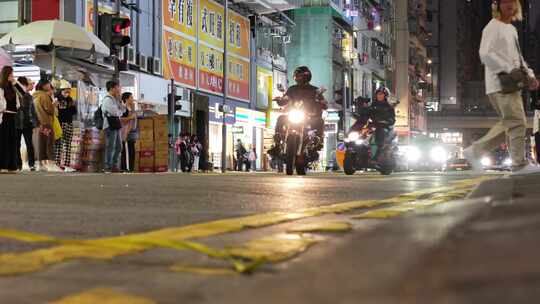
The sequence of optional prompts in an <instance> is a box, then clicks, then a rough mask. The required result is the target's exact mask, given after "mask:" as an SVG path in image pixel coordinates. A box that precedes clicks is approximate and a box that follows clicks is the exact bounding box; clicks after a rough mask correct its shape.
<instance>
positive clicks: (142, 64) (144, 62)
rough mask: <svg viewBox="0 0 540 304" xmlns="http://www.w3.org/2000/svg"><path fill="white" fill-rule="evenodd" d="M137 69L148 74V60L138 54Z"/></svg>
mask: <svg viewBox="0 0 540 304" xmlns="http://www.w3.org/2000/svg"><path fill="white" fill-rule="evenodd" d="M139 69H140V70H141V71H144V72H148V59H147V57H146V56H144V55H142V54H139Z"/></svg>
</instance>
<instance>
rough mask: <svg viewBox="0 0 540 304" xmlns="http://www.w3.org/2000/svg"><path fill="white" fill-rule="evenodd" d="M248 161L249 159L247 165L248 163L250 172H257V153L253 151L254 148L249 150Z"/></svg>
mask: <svg viewBox="0 0 540 304" xmlns="http://www.w3.org/2000/svg"><path fill="white" fill-rule="evenodd" d="M248 159H249V163H250V166H249V167H250V168H251V171H257V151H255V148H251V149H250V150H249V156H248Z"/></svg>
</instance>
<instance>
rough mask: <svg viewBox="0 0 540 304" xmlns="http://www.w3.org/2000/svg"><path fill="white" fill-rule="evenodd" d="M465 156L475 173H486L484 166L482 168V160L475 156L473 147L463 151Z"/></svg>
mask: <svg viewBox="0 0 540 304" xmlns="http://www.w3.org/2000/svg"><path fill="white" fill-rule="evenodd" d="M463 156H464V157H465V158H466V159H467V161H468V162H469V163H470V164H471V167H472V170H473V172H476V173H482V172H484V166H482V163H481V161H480V159H478V157H477V156H476V155H475V154H474V151H473V147H472V146H469V147H468V148H467V149H465V150H463Z"/></svg>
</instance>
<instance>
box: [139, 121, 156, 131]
mask: <svg viewBox="0 0 540 304" xmlns="http://www.w3.org/2000/svg"><path fill="white" fill-rule="evenodd" d="M137 124H138V126H139V131H148V130H150V131H153V130H154V120H153V119H149V118H142V119H139V120H138V121H137Z"/></svg>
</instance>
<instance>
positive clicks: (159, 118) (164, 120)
mask: <svg viewBox="0 0 540 304" xmlns="http://www.w3.org/2000/svg"><path fill="white" fill-rule="evenodd" d="M152 120H153V121H154V128H160V127H167V126H168V124H169V117H168V116H167V115H156V116H154V117H152Z"/></svg>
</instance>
